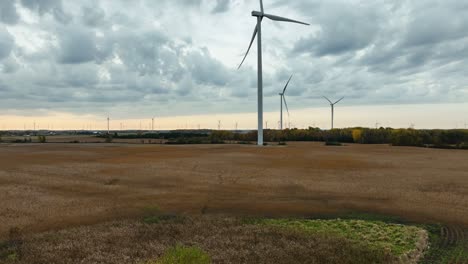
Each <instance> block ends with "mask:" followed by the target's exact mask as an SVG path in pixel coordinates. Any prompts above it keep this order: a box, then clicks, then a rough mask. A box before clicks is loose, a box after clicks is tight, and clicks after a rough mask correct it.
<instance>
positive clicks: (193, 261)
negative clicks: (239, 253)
mask: <svg viewBox="0 0 468 264" xmlns="http://www.w3.org/2000/svg"><path fill="white" fill-rule="evenodd" d="M209 263H211V258H210V256H209V255H208V254H207V253H206V252H205V251H203V250H202V249H200V248H198V247H195V246H193V247H184V246H175V247H173V248H170V249H169V250H167V251H166V253H165V254H164V255H163V256H162V257H161V258H160V259H158V260H156V261H150V262H147V264H209Z"/></svg>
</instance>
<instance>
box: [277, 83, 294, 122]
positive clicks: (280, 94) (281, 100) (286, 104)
mask: <svg viewBox="0 0 468 264" xmlns="http://www.w3.org/2000/svg"><path fill="white" fill-rule="evenodd" d="M292 77H293V76H292V75H291V77H289V80H288V82H287V83H286V85H285V86H284V89H283V92H282V93H279V96H280V105H281V108H280V109H281V111H280V130H283V102H284V106H286V111H287V112H288V116H289V109H288V103H286V97H285V93H286V89H287V88H288V85H289V82H290V81H291V79H292Z"/></svg>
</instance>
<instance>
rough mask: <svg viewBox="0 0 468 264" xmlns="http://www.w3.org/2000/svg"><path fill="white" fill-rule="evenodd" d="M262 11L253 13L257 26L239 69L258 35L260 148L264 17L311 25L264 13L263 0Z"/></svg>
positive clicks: (261, 140) (259, 138)
mask: <svg viewBox="0 0 468 264" xmlns="http://www.w3.org/2000/svg"><path fill="white" fill-rule="evenodd" d="M260 10H261V11H252V16H254V17H257V25H256V26H255V29H254V32H253V35H252V39H251V40H250V44H249V48H248V49H247V52H246V53H245V56H244V59H242V62H241V63H240V65H239V67H238V69H239V68H240V67H241V66H242V64H243V63H244V61H245V58H247V55H248V54H249V51H250V48H251V47H252V44H253V42H254V40H255V37H256V36H257V35H258V38H257V49H258V51H257V53H258V64H257V67H258V91H257V97H258V105H257V107H258V133H257V134H258V136H257V137H258V138H257V144H258V145H259V146H263V76H262V73H263V67H262V20H263V18H264V17H266V18H269V19H271V20H275V21H281V22H291V23H298V24H303V25H307V26H308V25H309V24H307V23H304V22H300V21H297V20H292V19H289V18H284V17H280V16H275V15H270V14H266V13H264V10H263V0H260Z"/></svg>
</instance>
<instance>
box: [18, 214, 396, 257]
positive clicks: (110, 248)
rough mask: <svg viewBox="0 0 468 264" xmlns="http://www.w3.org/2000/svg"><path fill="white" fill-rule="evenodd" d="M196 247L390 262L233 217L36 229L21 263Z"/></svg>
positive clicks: (218, 253) (335, 240)
mask: <svg viewBox="0 0 468 264" xmlns="http://www.w3.org/2000/svg"><path fill="white" fill-rule="evenodd" d="M177 245H180V246H186V247H196V248H199V249H200V250H202V251H203V252H206V253H207V254H208V255H209V256H210V258H211V260H212V262H213V263H343V264H345V263H391V262H393V261H395V260H396V258H395V257H394V256H392V255H391V254H389V253H386V252H382V251H378V250H375V249H369V248H366V247H362V246H361V245H358V244H356V243H354V242H352V241H348V240H346V239H343V238H339V237H333V236H327V235H325V234H316V235H311V234H305V233H302V232H295V231H291V230H282V229H279V228H274V227H267V226H258V225H245V224H243V223H242V222H241V221H239V220H236V219H234V218H224V217H187V218H185V220H184V222H172V221H163V222H160V223H157V224H145V223H143V222H142V221H119V222H110V223H104V224H99V225H94V226H87V227H79V228H73V229H68V230H62V231H59V232H49V233H44V234H40V235H34V236H32V237H29V238H27V239H25V240H24V242H23V244H22V247H21V250H20V254H21V260H20V261H19V263H28V264H35V263H57V264H60V263H90V264H91V263H146V262H147V261H154V260H161V259H164V257H165V254H166V253H167V251H168V250H170V249H171V248H173V247H174V246H177Z"/></svg>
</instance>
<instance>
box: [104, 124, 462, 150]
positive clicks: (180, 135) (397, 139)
mask: <svg viewBox="0 0 468 264" xmlns="http://www.w3.org/2000/svg"><path fill="white" fill-rule="evenodd" d="M101 136H102V137H104V136H105V135H101ZM112 137H113V138H121V139H137V138H138V139H142V138H143V139H166V140H167V142H168V144H202V143H225V142H229V141H234V142H242V143H247V142H255V141H256V140H257V131H250V132H245V133H244V132H243V133H238V132H234V131H224V130H213V131H208V130H207V131H193V132H187V131H172V132H166V133H145V134H122V135H119V134H114V135H113V136H112ZM264 140H265V141H266V142H285V141H321V142H340V143H360V144H391V145H394V146H419V147H436V148H465V149H468V130H466V129H464V130H463V129H454V130H440V129H436V130H425V129H424V130H416V129H393V128H379V129H371V128H360V127H357V128H344V129H333V130H321V129H319V128H313V127H309V128H308V129H285V130H283V131H280V130H264Z"/></svg>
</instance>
